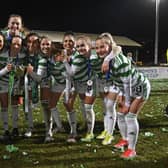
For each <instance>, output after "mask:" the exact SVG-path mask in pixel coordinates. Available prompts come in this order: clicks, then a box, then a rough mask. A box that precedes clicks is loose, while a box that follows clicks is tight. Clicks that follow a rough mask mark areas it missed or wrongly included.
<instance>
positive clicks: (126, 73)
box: [109, 53, 149, 96]
mask: <svg viewBox="0 0 168 168" xmlns="http://www.w3.org/2000/svg"><path fill="white" fill-rule="evenodd" d="M109 66H110V78H111V79H112V81H113V83H114V84H115V85H116V86H117V87H119V88H120V90H121V91H123V92H124V94H126V95H130V89H131V90H133V89H134V88H135V87H137V86H139V85H144V84H146V83H148V82H149V81H148V79H147V78H146V77H145V76H144V75H143V74H142V73H140V72H138V71H137V69H136V68H135V67H134V66H133V65H132V64H131V62H130V60H129V59H128V58H127V57H126V56H124V55H123V54H122V53H120V54H118V55H117V56H115V57H113V58H112V60H111V61H110V65H109ZM130 96H131V95H130Z"/></svg>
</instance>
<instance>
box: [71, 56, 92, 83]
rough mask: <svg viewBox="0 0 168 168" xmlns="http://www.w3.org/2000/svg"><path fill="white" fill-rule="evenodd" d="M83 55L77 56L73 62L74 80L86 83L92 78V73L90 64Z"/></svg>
mask: <svg viewBox="0 0 168 168" xmlns="http://www.w3.org/2000/svg"><path fill="white" fill-rule="evenodd" d="M89 61H90V60H89V59H87V58H86V57H85V56H83V55H75V56H74V57H73V59H72V61H71V68H72V71H73V72H74V75H73V80H74V81H81V82H86V81H88V80H89V79H90V78H91V77H92V75H93V74H92V71H91V70H90V69H89V66H88V65H89V63H90V62H89Z"/></svg>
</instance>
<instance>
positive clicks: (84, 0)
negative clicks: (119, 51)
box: [0, 0, 168, 59]
mask: <svg viewBox="0 0 168 168" xmlns="http://www.w3.org/2000/svg"><path fill="white" fill-rule="evenodd" d="M1 3H2V2H1ZM4 3H6V4H5V5H3V6H2V5H1V10H0V20H1V24H0V27H1V28H3V27H5V26H6V25H7V22H8V17H9V15H10V14H13V13H14V14H20V15H21V16H22V17H23V21H24V25H25V27H27V28H29V29H30V30H32V29H33V30H52V31H68V30H72V31H74V32H81V33H102V32H110V33H111V34H112V35H122V36H126V37H128V38H131V39H133V40H135V41H137V42H139V43H141V44H143V45H144V48H143V49H144V51H143V52H144V53H143V54H146V55H149V56H148V57H152V56H153V51H154V49H153V47H154V40H155V14H156V11H155V0H60V1H58V0H57V1H50V0H48V1H46V0H41V1H35V0H34V1H6V2H4ZM159 9H160V12H159V57H160V58H159V59H162V57H164V55H165V51H166V49H167V48H168V35H167V34H168V17H167V16H168V1H167V0H160V8H159Z"/></svg>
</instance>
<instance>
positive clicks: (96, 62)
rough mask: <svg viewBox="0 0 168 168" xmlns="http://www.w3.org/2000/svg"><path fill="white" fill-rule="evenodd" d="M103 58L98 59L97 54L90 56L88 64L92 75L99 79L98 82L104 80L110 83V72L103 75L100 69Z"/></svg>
mask: <svg viewBox="0 0 168 168" xmlns="http://www.w3.org/2000/svg"><path fill="white" fill-rule="evenodd" d="M103 61H104V58H100V57H99V56H98V55H97V54H92V55H91V56H90V62H91V67H92V71H93V73H94V74H95V75H96V76H97V77H98V78H99V79H100V80H106V81H108V82H110V81H111V79H110V76H109V74H110V71H109V72H107V73H103V72H102V71H101V67H102V64H103Z"/></svg>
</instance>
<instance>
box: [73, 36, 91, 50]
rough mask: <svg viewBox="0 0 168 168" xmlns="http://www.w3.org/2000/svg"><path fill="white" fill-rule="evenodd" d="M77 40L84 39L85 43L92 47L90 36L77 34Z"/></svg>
mask: <svg viewBox="0 0 168 168" xmlns="http://www.w3.org/2000/svg"><path fill="white" fill-rule="evenodd" d="M78 40H83V41H85V42H86V43H87V45H88V46H89V47H90V48H91V47H92V41H91V39H90V37H88V36H85V35H81V36H78V37H77V38H76V41H78Z"/></svg>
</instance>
